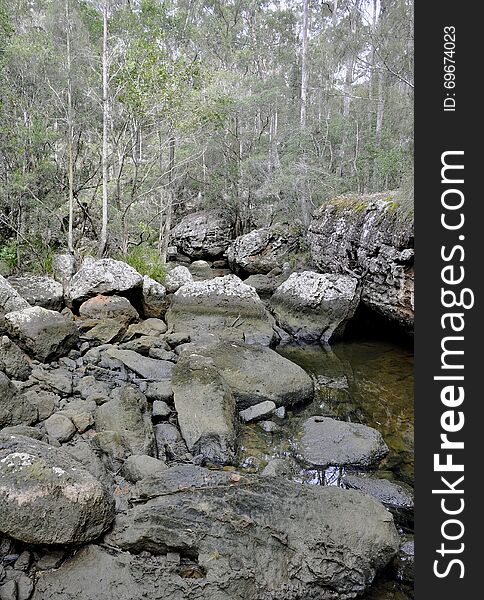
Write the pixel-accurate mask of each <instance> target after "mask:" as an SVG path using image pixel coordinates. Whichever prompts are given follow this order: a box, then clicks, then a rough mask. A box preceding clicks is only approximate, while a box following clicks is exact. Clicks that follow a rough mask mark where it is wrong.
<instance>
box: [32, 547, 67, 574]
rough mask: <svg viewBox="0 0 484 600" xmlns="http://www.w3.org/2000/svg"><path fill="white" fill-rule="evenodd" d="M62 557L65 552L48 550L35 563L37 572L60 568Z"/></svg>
mask: <svg viewBox="0 0 484 600" xmlns="http://www.w3.org/2000/svg"><path fill="white" fill-rule="evenodd" d="M64 556H65V550H49V551H47V552H46V553H45V554H43V555H42V556H41V557H40V559H39V560H38V561H37V569H38V570H39V571H47V570H48V569H57V568H58V567H60V566H61V564H62V561H63V560H64Z"/></svg>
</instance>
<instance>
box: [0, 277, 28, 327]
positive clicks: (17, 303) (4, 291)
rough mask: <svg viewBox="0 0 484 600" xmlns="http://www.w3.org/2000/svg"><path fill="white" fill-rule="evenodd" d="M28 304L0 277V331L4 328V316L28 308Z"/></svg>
mask: <svg viewBox="0 0 484 600" xmlns="http://www.w3.org/2000/svg"><path fill="white" fill-rule="evenodd" d="M29 306H30V304H29V303H28V302H27V300H25V298H22V296H21V295H20V294H19V293H18V292H17V290H16V289H15V288H14V287H13V286H12V285H10V283H9V282H8V281H7V280H6V279H5V277H2V275H0V331H1V330H2V329H3V327H4V326H5V320H4V319H5V315H6V314H7V313H9V312H13V311H16V310H23V309H24V308H28V307H29Z"/></svg>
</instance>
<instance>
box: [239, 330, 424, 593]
mask: <svg viewBox="0 0 484 600" xmlns="http://www.w3.org/2000/svg"><path fill="white" fill-rule="evenodd" d="M279 352H280V353H281V354H282V355H283V356H285V357H286V358H288V359H290V360H292V361H293V362H295V363H297V364H299V365H300V366H301V367H303V368H304V369H305V370H306V371H307V372H308V373H309V374H310V375H311V376H312V378H313V380H314V383H315V390H316V393H315V399H314V401H313V402H311V403H310V404H307V405H305V406H298V407H294V409H293V410H289V411H287V414H286V417H285V418H284V419H279V418H276V417H274V418H273V419H272V424H267V423H266V422H263V423H253V424H250V425H246V426H244V427H243V428H242V431H241V434H240V440H239V447H240V452H239V465H240V466H241V467H242V468H243V469H246V470H248V471H252V472H260V471H262V469H263V468H264V467H265V466H266V465H267V463H268V461H269V460H270V459H272V458H282V457H285V458H288V459H289V463H290V465H292V469H291V471H290V472H289V473H288V474H287V477H289V478H290V479H293V480H295V481H299V482H302V483H306V484H314V485H343V482H342V479H343V477H344V475H345V472H346V471H347V470H346V469H345V468H343V467H338V466H334V467H330V468H328V469H322V470H318V469H315V468H308V466H307V465H304V463H303V462H302V460H301V458H300V455H299V448H298V445H299V440H300V438H301V436H302V426H303V423H304V421H305V420H306V419H308V418H309V417H311V416H314V415H324V416H331V417H334V418H337V419H341V420H345V421H351V422H355V423H363V424H365V425H369V426H371V427H374V428H375V429H378V430H379V431H380V432H381V433H382V435H383V437H384V439H385V441H386V443H387V445H388V447H389V449H390V452H389V454H388V455H387V457H386V458H385V459H384V460H383V462H382V463H381V464H380V465H379V467H378V469H377V470H376V471H375V472H374V474H375V475H376V476H378V477H381V478H386V479H391V480H399V481H404V482H406V483H407V484H410V485H412V486H413V464H414V460H413V353H412V349H411V347H405V346H402V345H396V344H395V343H393V342H388V341H382V340H372V339H368V338H362V339H357V340H352V341H345V342H340V343H338V344H335V345H334V346H333V347H332V349H331V350H325V349H323V348H319V347H310V348H301V347H291V346H286V347H284V348H280V349H279ZM264 427H265V428H266V429H272V430H273V431H266V430H265V429H264ZM411 597H412V595H411V592H410V591H409V590H408V589H406V588H405V586H403V585H401V584H400V583H399V582H398V581H396V580H395V579H394V576H393V575H387V576H385V575H383V576H382V578H381V580H379V581H378V582H376V583H375V584H374V586H373V588H372V590H371V591H370V593H369V594H368V595H367V596H365V600H407V599H409V598H411Z"/></svg>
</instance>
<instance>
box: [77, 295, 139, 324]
mask: <svg viewBox="0 0 484 600" xmlns="http://www.w3.org/2000/svg"><path fill="white" fill-rule="evenodd" d="M79 314H80V315H81V317H83V318H84V319H99V320H104V319H116V320H118V321H123V322H126V323H131V322H132V321H137V320H138V319H139V315H138V312H137V311H136V309H135V308H134V306H132V304H131V303H130V302H129V300H128V299H127V298H123V297H122V296H102V295H99V296H96V297H95V298H91V299H90V300H86V302H84V303H83V304H81V306H80V308H79Z"/></svg>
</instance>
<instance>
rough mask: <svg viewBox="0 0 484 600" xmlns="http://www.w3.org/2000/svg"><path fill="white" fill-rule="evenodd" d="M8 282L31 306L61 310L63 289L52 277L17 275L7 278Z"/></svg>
mask: <svg viewBox="0 0 484 600" xmlns="http://www.w3.org/2000/svg"><path fill="white" fill-rule="evenodd" d="M8 282H9V283H10V285H12V286H13V287H14V288H15V289H16V290H17V292H18V293H19V294H20V295H21V296H22V298H25V300H27V302H28V303H29V304H30V305H31V306H42V307H43V308H48V309H49V310H62V307H63V305H64V288H63V287H62V284H60V283H59V282H57V281H56V280H55V279H52V277H47V276H46V275H33V274H28V275H18V276H15V277H9V279H8Z"/></svg>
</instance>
